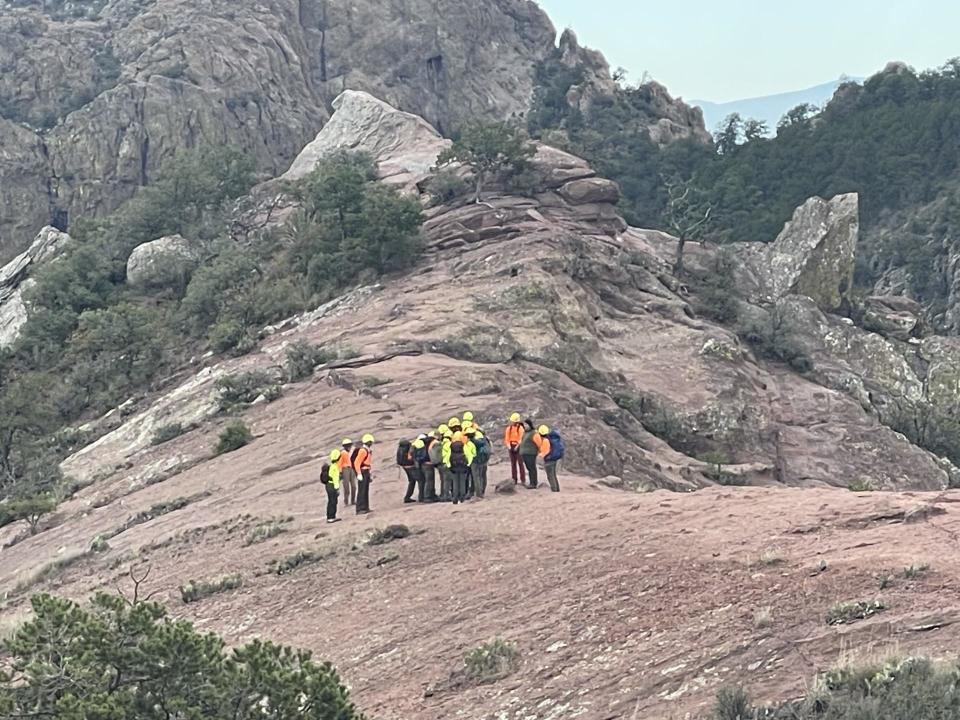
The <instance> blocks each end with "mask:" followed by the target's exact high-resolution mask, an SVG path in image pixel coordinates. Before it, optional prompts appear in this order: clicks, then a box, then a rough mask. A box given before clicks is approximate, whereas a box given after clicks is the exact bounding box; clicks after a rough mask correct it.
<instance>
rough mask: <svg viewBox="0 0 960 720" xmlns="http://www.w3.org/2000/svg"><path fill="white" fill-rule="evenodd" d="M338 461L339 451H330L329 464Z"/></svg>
mask: <svg viewBox="0 0 960 720" xmlns="http://www.w3.org/2000/svg"><path fill="white" fill-rule="evenodd" d="M339 459H340V451H339V450H331V451H330V461H331V462H336V461H337V460H339Z"/></svg>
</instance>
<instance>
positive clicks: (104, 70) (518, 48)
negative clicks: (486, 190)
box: [0, 0, 704, 257]
mask: <svg viewBox="0 0 960 720" xmlns="http://www.w3.org/2000/svg"><path fill="white" fill-rule="evenodd" d="M44 7H45V8H46V9H47V11H46V12H41V11H40V10H39V9H37V7H36V4H24V3H21V2H8V3H7V4H6V5H4V6H3V9H2V11H0V68H2V69H3V72H2V73H0V157H3V158H4V159H5V160H4V162H3V163H0V257H2V256H4V255H5V256H6V257H12V256H13V255H14V254H16V252H17V251H19V250H21V249H22V248H23V247H25V245H26V239H27V238H29V237H32V236H33V235H34V234H35V233H36V231H37V229H38V228H39V227H41V226H43V225H46V224H49V223H53V224H55V225H57V226H58V227H61V228H63V229H66V228H67V226H68V224H69V222H71V220H72V219H73V218H77V217H81V216H82V217H88V218H89V217H93V216H97V215H100V214H103V213H105V212H108V211H110V210H112V209H114V208H116V207H117V206H118V205H119V204H120V203H121V202H123V201H124V200H126V199H128V198H129V197H130V196H131V195H132V194H133V193H134V192H135V191H136V189H137V188H138V187H140V186H142V185H144V184H147V183H149V182H150V181H151V179H152V178H153V177H155V176H156V173H157V171H158V169H159V168H160V167H161V166H162V164H163V163H164V162H165V161H166V160H168V159H169V158H170V157H171V155H172V154H173V153H174V152H175V151H176V150H177V149H179V148H194V147H197V146H201V145H205V144H215V145H228V146H233V147H240V148H243V149H244V151H245V152H247V153H249V154H250V155H251V156H253V157H254V158H255V159H256V161H257V165H258V167H259V168H260V170H261V171H263V172H264V174H265V175H266V176H268V177H273V176H276V175H278V174H280V173H281V172H282V171H284V170H286V169H287V168H288V167H289V166H290V163H291V161H292V160H293V158H294V157H295V156H296V155H297V153H299V152H300V150H301V149H302V148H303V146H304V145H305V144H306V143H307V142H308V140H309V139H310V138H312V137H314V136H315V135H316V134H317V132H318V131H319V130H320V128H321V127H323V125H324V124H325V122H326V121H327V119H328V118H329V104H330V103H331V102H332V101H333V100H334V98H336V97H337V96H338V95H339V94H340V93H341V92H342V91H344V90H347V89H357V90H366V91H369V92H372V93H374V94H375V95H376V96H377V97H380V98H382V99H383V100H385V101H387V102H389V103H390V104H392V105H394V106H396V107H398V108H400V109H403V110H406V111H409V112H412V113H415V114H417V115H419V116H422V117H424V118H426V120H427V121H428V122H430V123H431V124H432V125H434V126H435V127H436V128H437V129H438V130H439V131H440V132H441V133H446V132H449V131H450V130H452V129H453V128H454V127H455V126H456V125H457V124H459V123H461V122H463V121H464V120H467V119H474V118H488V119H506V118H509V117H512V116H517V115H522V114H523V113H524V112H525V111H526V110H527V109H528V107H529V103H530V100H531V97H532V94H533V88H534V73H535V68H536V66H537V64H538V63H539V62H541V61H543V60H544V59H545V58H547V57H548V56H551V55H552V53H554V52H555V51H556V48H555V40H556V31H555V29H554V27H553V25H552V24H551V22H550V20H549V18H548V17H547V16H546V14H545V13H544V12H543V11H542V10H541V9H540V8H539V7H538V6H537V4H536V3H534V2H531V1H530V0H495V1H494V2H487V3H483V4H481V5H477V4H475V3H471V2H451V3H446V4H445V5H444V8H443V11H442V12H438V11H437V7H436V4H435V2H434V1H433V0H405V2H403V3H399V4H398V3H394V4H392V5H385V4H384V3H380V2H372V1H369V0H365V1H364V2H345V1H344V0H267V1H266V2H258V3H254V2H250V1H249V0H243V1H242V2H234V1H232V0H230V1H228V0H215V1H214V2H210V3H204V4H202V5H197V4H196V3H194V2H190V1H189V0H157V1H156V2H149V3H144V2H142V1H141V0H111V2H93V1H92V0H78V1H77V2H62V1H60V0H53V1H51V2H50V3H45V4H44ZM562 52H563V54H564V58H565V60H566V61H567V62H571V63H575V64H576V63H578V62H582V63H583V65H584V66H585V67H587V68H589V70H590V72H589V77H588V82H587V83H586V86H587V89H589V88H594V87H596V88H599V89H598V90H596V92H602V91H603V89H604V88H609V86H610V84H611V83H612V81H611V79H610V76H609V68H608V67H607V64H606V61H605V60H603V58H602V56H601V55H600V54H599V53H596V52H593V51H589V50H586V49H583V48H581V47H580V46H579V44H578V43H577V42H576V38H575V36H573V35H572V33H570V34H566V35H565V36H564V39H563V42H562ZM581 58H582V60H581ZM585 91H586V89H585ZM590 92H594V90H590ZM668 98H669V96H666V95H664V102H663V104H662V111H663V113H664V120H665V121H667V122H668V123H669V124H670V127H671V128H672V130H671V131H670V135H671V136H673V135H678V134H679V135H683V134H685V133H686V134H689V133H694V134H698V135H700V136H703V134H704V131H703V127H702V118H700V117H699V115H697V113H696V112H695V111H691V110H690V109H689V108H686V106H683V105H682V104H680V103H678V102H675V101H673V100H672V99H668ZM657 119H659V118H657Z"/></svg>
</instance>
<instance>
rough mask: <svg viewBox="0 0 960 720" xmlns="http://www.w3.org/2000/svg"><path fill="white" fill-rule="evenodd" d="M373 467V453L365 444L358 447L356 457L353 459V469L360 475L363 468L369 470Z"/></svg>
mask: <svg viewBox="0 0 960 720" xmlns="http://www.w3.org/2000/svg"><path fill="white" fill-rule="evenodd" d="M372 467H373V453H372V452H371V451H370V448H368V447H367V446H366V445H364V446H363V447H361V448H360V451H359V452H358V453H357V459H356V460H354V461H353V471H354V472H355V473H356V474H357V477H360V476H361V475H362V474H363V471H364V470H370V469H371V468H372Z"/></svg>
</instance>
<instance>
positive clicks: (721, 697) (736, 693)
mask: <svg viewBox="0 0 960 720" xmlns="http://www.w3.org/2000/svg"><path fill="white" fill-rule="evenodd" d="M713 717H714V719H715V720H753V719H754V718H755V717H756V714H755V712H754V710H753V708H752V707H751V705H750V696H749V695H748V694H747V693H746V691H745V690H744V689H743V688H738V687H725V688H721V689H720V692H718V693H717V704H716V706H715V708H714V711H713Z"/></svg>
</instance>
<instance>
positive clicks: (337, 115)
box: [280, 90, 450, 189]
mask: <svg viewBox="0 0 960 720" xmlns="http://www.w3.org/2000/svg"><path fill="white" fill-rule="evenodd" d="M333 108H334V110H335V112H334V115H333V117H332V118H331V119H330V122H328V123H327V124H326V125H325V126H324V128H323V130H321V131H320V132H319V134H318V135H317V137H316V138H315V139H314V140H313V141H312V142H311V143H310V144H309V145H307V146H306V147H305V148H304V149H303V150H302V151H301V153H300V154H299V155H297V158H296V160H294V161H293V164H292V165H291V166H290V169H289V170H287V172H285V173H284V174H283V175H282V176H281V178H280V179H281V180H287V181H295V180H300V179H301V178H303V177H306V176H307V175H309V174H310V172H311V171H313V169H314V168H315V167H316V166H317V163H318V162H319V161H320V160H321V159H323V158H324V157H327V156H328V155H331V154H333V153H336V152H341V151H358V152H363V153H366V154H368V155H370V156H371V157H372V158H373V159H374V161H375V162H376V164H377V168H378V171H379V176H380V179H382V180H384V181H385V182H388V183H391V184H398V185H402V186H404V187H407V188H409V189H413V188H414V187H415V186H416V185H417V183H419V182H420V181H421V180H423V179H424V178H426V177H427V176H428V174H429V173H430V169H431V168H432V167H433V166H434V165H435V164H436V162H437V156H438V155H439V154H440V153H441V152H443V150H444V149H445V148H447V147H449V146H450V141H449V140H445V139H444V138H443V137H441V136H440V133H438V132H437V131H436V130H435V129H434V128H433V127H431V126H430V124H429V123H428V122H427V121H426V120H424V119H423V118H421V117H419V116H417V115H412V114H410V113H405V112H402V111H400V110H397V109H396V108H394V107H392V106H391V105H388V104H387V103H385V102H383V101H382V100H378V99H377V98H375V97H373V96H372V95H370V94H369V93H365V92H361V91H358V90H347V91H346V92H344V93H343V94H341V95H340V96H339V97H338V98H337V99H336V100H334V101H333Z"/></svg>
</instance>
